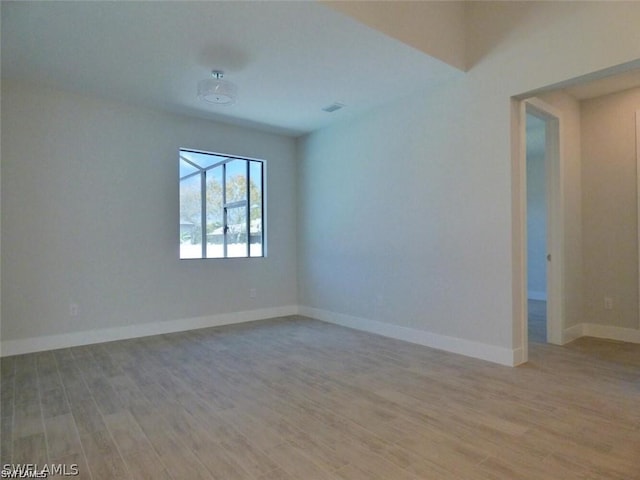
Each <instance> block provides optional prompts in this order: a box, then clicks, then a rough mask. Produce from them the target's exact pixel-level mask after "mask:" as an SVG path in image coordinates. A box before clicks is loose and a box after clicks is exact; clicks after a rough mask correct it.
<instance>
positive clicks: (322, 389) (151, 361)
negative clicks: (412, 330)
mask: <svg viewBox="0 0 640 480" xmlns="http://www.w3.org/2000/svg"><path fill="white" fill-rule="evenodd" d="M529 355H530V358H531V360H530V362H529V363H528V364H527V365H525V366H522V367H518V368H508V367H501V366H498V365H494V364H490V363H487V362H483V361H479V360H474V359H471V358H466V357H463V356H458V355H454V354H450V353H446V352H441V351H437V350H433V349H429V348H425V347H421V346H417V345H412V344H408V343H404V342H400V341H396V340H392V339H388V338H383V337H379V336H376V335H370V334H367V333H363V332H357V331H353V330H349V329H345V328H342V327H339V326H335V325H330V324H326V323H323V322H319V321H315V320H310V319H307V318H304V317H286V318H280V319H273V320H269V321H263V322H255V323H248V324H242V325H235V326H226V327H219V328H211V329H204V330H198V331H192V332H184V333H178V334H171V335H160V336H155V337H147V338H141V339H134V340H127V341H120V342H111V343H105V344H99V345H92V346H86V347H77V348H70V349H62V350H56V351H50V352H44V353H37V354H30V355H21V356H15V357H9V358H3V359H2V361H1V375H2V376H1V382H2V386H1V387H2V388H1V405H0V406H1V409H2V410H1V414H2V424H1V426H2V430H1V433H2V441H1V447H2V448H1V452H0V457H1V459H2V462H1V463H2V464H6V463H14V464H16V463H38V464H44V463H63V464H67V465H71V464H78V466H79V470H80V478H89V479H93V480H98V479H174V480H178V479H189V480H196V479H220V480H235V479H238V480H293V479H296V480H337V479H344V480H360V479H366V480H376V479H379V480H389V479H392V480H417V479H429V480H440V479H468V480H475V479H478V480H500V479H505V480H506V479H508V480H514V479H520V480H529V479H532V480H534V479H535V480H538V479H539V480H543V479H544V480H548V479H563V480H571V479H581V480H596V479H598V480H607V479H611V480H638V479H640V345H632V344H624V343H618V342H609V341H601V340H594V339H588V338H584V339H580V340H578V341H576V342H574V343H573V344H571V345H569V346H565V347H556V346H551V345H544V344H532V345H531V347H530V353H529Z"/></svg>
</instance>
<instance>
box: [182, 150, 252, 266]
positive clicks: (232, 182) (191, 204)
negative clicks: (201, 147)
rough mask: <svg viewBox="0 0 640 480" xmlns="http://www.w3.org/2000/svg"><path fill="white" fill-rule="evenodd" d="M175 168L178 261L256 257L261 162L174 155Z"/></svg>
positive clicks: (200, 154)
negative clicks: (177, 181)
mask: <svg viewBox="0 0 640 480" xmlns="http://www.w3.org/2000/svg"><path fill="white" fill-rule="evenodd" d="M179 163H180V258H228V257H262V256H263V255H264V251H263V245H264V233H263V220H264V218H263V217H264V214H263V211H264V205H263V162H262V161H260V160H253V159H245V158H239V157H230V156H225V155H220V154H213V153H205V152H196V151H191V150H180V159H179ZM203 232H204V234H203Z"/></svg>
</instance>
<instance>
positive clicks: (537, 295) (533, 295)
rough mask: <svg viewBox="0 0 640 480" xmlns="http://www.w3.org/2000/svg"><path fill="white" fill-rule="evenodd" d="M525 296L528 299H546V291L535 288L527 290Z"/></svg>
mask: <svg viewBox="0 0 640 480" xmlns="http://www.w3.org/2000/svg"><path fill="white" fill-rule="evenodd" d="M527 298H528V299H529V300H544V301H546V300H547V292H538V291H535V290H529V291H528V292H527Z"/></svg>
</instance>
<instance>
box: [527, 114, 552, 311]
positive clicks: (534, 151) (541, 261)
mask: <svg viewBox="0 0 640 480" xmlns="http://www.w3.org/2000/svg"><path fill="white" fill-rule="evenodd" d="M545 129H546V123H545V121H544V120H541V119H539V118H537V117H535V116H533V115H529V114H527V289H528V293H529V298H530V299H533V300H546V295H547V260H546V256H547V201H546V200H547V199H546V178H545V147H546V145H545Z"/></svg>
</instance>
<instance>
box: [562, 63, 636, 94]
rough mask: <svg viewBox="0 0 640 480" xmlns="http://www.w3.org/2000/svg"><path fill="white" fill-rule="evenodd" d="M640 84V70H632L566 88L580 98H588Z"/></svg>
mask: <svg viewBox="0 0 640 480" xmlns="http://www.w3.org/2000/svg"><path fill="white" fill-rule="evenodd" d="M638 86H640V70H631V71H628V72H623V73H618V74H616V75H609V76H606V77H604V78H600V79H597V80H593V81H590V82H580V83H577V84H576V85H572V86H570V87H566V88H565V89H564V90H565V91H566V92H567V93H568V94H570V95H572V96H573V97H575V98H577V99H578V100H588V99H590V98H596V97H601V96H603V95H609V94H611V93H616V92H620V91H622V90H628V89H630V88H635V87H638Z"/></svg>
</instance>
